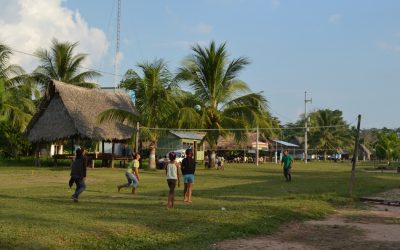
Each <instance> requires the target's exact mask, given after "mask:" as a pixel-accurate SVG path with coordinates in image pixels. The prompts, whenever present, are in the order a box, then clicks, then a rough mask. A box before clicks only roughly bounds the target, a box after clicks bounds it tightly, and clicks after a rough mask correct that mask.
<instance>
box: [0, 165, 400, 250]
mask: <svg viewBox="0 0 400 250" xmlns="http://www.w3.org/2000/svg"><path fill="white" fill-rule="evenodd" d="M349 171H350V165H347V164H333V163H311V164H308V165H304V164H297V165H296V166H295V170H294V173H293V181H292V182H291V183H286V182H284V181H283V176H282V174H281V169H280V167H279V166H277V165H274V164H264V165H261V166H260V167H256V166H254V165H239V164H236V165H226V168H225V171H217V170H204V169H201V168H199V169H198V171H197V175H196V183H195V185H194V193H193V203H192V204H184V203H183V202H181V200H182V199H183V198H182V197H183V196H182V186H183V185H181V187H180V188H179V189H178V192H177V198H176V199H177V202H176V208H175V209H173V210H166V209H165V205H166V200H167V184H166V181H165V179H164V178H165V177H164V172H163V171H161V170H157V171H146V170H142V171H141V183H140V186H139V189H138V194H137V195H132V194H130V192H129V191H130V190H127V189H125V190H123V191H122V192H121V193H118V192H117V188H116V185H117V184H121V183H123V182H125V176H124V169H89V170H88V178H87V181H86V183H87V190H86V191H85V192H84V193H83V194H82V196H81V199H80V202H79V203H73V202H71V201H70V199H69V198H70V196H71V194H72V191H73V190H71V189H69V188H68V186H67V182H68V179H69V170H68V169H67V168H34V167H27V166H23V167H22V166H21V167H18V166H13V167H6V166H3V167H0V180H1V181H0V221H1V223H0V248H1V249H16V248H17V249H18V248H19V249H56V248H57V249H59V248H69V249H88V248H90V249H160V248H162V249H207V248H210V246H211V245H212V243H213V242H216V241H220V240H224V239H232V238H242V237H247V236H251V235H260V234H269V233H272V232H274V231H275V230H276V229H277V228H278V227H279V226H280V225H282V224H283V223H287V222H290V221H294V220H305V219H318V218H322V217H324V216H325V215H327V214H329V213H332V212H333V211H334V209H335V207H337V206H343V205H352V204H354V201H353V200H352V199H349V198H348V186H349V178H350V172H349ZM356 178H357V182H356V190H355V197H359V196H362V195H366V194H371V193H374V192H378V191H383V190H387V189H390V188H394V187H399V186H400V175H397V174H388V173H386V174H385V173H367V172H365V171H363V170H362V169H359V170H358V171H357V174H356ZM221 208H225V210H223V209H221Z"/></svg>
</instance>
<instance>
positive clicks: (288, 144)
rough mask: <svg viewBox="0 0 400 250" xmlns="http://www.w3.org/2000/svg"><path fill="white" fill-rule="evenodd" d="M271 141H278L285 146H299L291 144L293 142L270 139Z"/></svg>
mask: <svg viewBox="0 0 400 250" xmlns="http://www.w3.org/2000/svg"><path fill="white" fill-rule="evenodd" d="M272 141H273V142H276V143H279V144H282V145H283V146H286V147H299V145H296V144H293V143H290V142H286V141H280V140H272Z"/></svg>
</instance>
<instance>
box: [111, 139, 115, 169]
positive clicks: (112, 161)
mask: <svg viewBox="0 0 400 250" xmlns="http://www.w3.org/2000/svg"><path fill="white" fill-rule="evenodd" d="M114 152H115V142H114V141H113V142H112V147H111V168H114V157H115V155H114Z"/></svg>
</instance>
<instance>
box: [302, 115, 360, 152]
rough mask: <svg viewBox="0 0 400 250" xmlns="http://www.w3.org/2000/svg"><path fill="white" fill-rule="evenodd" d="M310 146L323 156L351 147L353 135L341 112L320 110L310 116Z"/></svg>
mask: <svg viewBox="0 0 400 250" xmlns="http://www.w3.org/2000/svg"><path fill="white" fill-rule="evenodd" d="M310 117H311V124H310V127H314V128H311V129H310V133H309V135H310V144H311V146H312V147H313V148H315V149H317V150H318V151H319V152H322V153H323V154H324V159H325V160H326V159H327V153H328V152H332V153H334V152H336V151H337V150H338V149H339V148H346V147H349V146H351V143H352V141H353V140H352V138H353V135H352V134H351V131H350V129H349V125H348V124H347V123H346V122H345V121H344V119H343V116H342V111H340V110H329V109H322V110H318V111H316V112H313V113H311V114H310Z"/></svg>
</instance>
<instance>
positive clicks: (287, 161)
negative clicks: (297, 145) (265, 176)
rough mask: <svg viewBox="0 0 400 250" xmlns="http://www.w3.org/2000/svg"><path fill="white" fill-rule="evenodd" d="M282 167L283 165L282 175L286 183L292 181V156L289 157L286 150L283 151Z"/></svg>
mask: <svg viewBox="0 0 400 250" xmlns="http://www.w3.org/2000/svg"><path fill="white" fill-rule="evenodd" d="M282 165H283V175H284V176H285V178H286V181H292V175H291V169H292V166H293V159H292V156H290V155H289V152H288V150H287V149H285V150H284V151H283V157H282Z"/></svg>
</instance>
